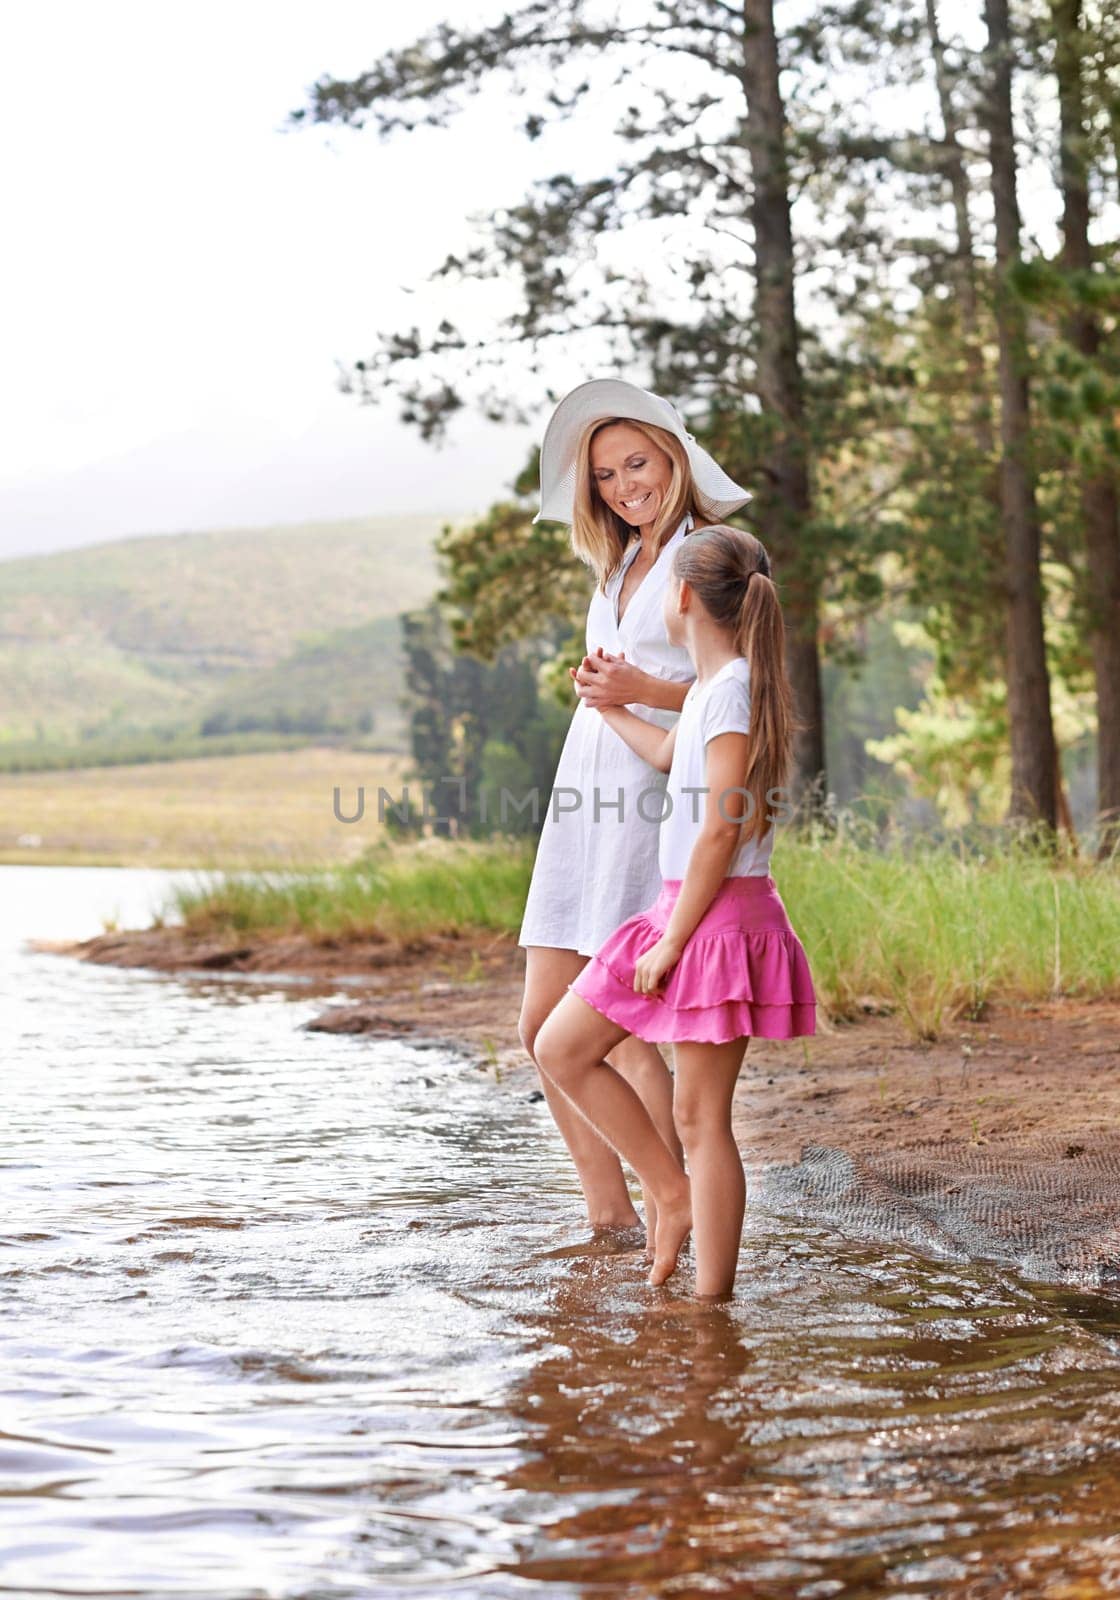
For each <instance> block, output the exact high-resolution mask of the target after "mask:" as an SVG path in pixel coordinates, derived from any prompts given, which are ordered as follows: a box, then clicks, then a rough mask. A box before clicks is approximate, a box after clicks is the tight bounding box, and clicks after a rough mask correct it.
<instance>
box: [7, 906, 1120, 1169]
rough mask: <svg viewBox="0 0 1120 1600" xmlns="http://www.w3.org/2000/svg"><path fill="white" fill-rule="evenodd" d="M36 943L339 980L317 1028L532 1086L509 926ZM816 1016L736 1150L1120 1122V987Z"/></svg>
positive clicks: (518, 959) (765, 1059)
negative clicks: (980, 1009) (916, 1024)
mask: <svg viewBox="0 0 1120 1600" xmlns="http://www.w3.org/2000/svg"><path fill="white" fill-rule="evenodd" d="M35 948H37V949H47V950H50V951H52V952H54V953H57V954H60V955H69V956H75V957H78V958H80V959H83V960H87V961H94V962H98V963H102V964H105V965H109V966H119V967H134V966H139V967H147V968H153V969H155V970H158V971H163V972H185V971H196V972H216V971H222V972H230V973H235V972H244V973H257V974H264V973H275V974H284V973H290V974H293V975H296V976H299V977H301V978H302V979H304V980H305V982H304V983H303V984H302V985H301V992H303V993H305V994H306V993H312V994H314V993H315V992H316V991H317V990H321V992H322V993H323V994H324V995H325V994H327V993H330V994H332V995H334V996H337V994H338V988H339V985H340V983H343V982H345V985H346V987H347V988H349V989H350V990H351V992H352V993H353V995H354V999H353V1001H343V1002H340V1001H338V1000H337V998H336V999H335V1000H334V1002H333V1003H332V1004H331V1005H329V1006H327V1007H326V1008H325V1009H324V1011H323V1013H322V1014H321V1015H320V1016H319V1017H318V1018H316V1019H315V1021H314V1022H312V1023H311V1024H309V1026H310V1027H311V1028H313V1029H315V1030H317V1031H324V1032H337V1033H349V1034H361V1033H365V1034H371V1035H374V1036H379V1037H387V1036H399V1037H403V1038H408V1039H409V1040H410V1041H412V1042H414V1043H419V1042H422V1041H428V1040H430V1041H432V1042H439V1043H441V1044H450V1045H453V1046H455V1047H457V1048H459V1049H460V1050H463V1051H466V1052H468V1053H470V1054H471V1055H473V1056H474V1057H475V1058H476V1059H477V1061H478V1063H479V1065H480V1067H481V1068H482V1069H484V1070H487V1071H489V1072H490V1073H491V1074H492V1075H493V1076H494V1078H495V1079H496V1081H497V1083H498V1084H499V1085H500V1090H499V1092H505V1093H512V1094H530V1093H532V1092H533V1090H534V1089H536V1088H537V1087H538V1078H537V1072H536V1068H535V1066H534V1065H533V1063H532V1062H531V1061H530V1059H529V1057H528V1056H527V1055H526V1052H525V1050H524V1049H523V1048H522V1046H521V1043H520V1041H519V1040H518V1037H517V1014H518V1009H519V1006H520V1000H521V988H522V981H523V975H524V970H525V953H524V951H523V950H521V949H520V948H519V947H518V946H517V944H516V943H515V942H514V940H513V939H512V938H511V937H509V936H507V935H497V936H493V937H490V938H487V939H483V940H482V941H476V940H474V939H471V938H467V937H461V938H455V937H446V936H441V937H438V938H422V939H414V940H411V941H408V942H407V943H403V944H402V943H397V942H393V941H390V940H362V941H347V942H342V941H333V942H328V943H319V944H317V943H313V942H312V941H310V940H307V939H304V938H298V937H294V938H293V937H285V938H280V939H260V938H254V939H252V940H245V941H243V942H241V943H239V944H230V943H229V942H228V941H224V942H223V941H217V940H215V941H209V942H207V941H200V940H198V939H192V938H188V937H187V936H185V935H184V934H183V933H182V932H181V931H180V930H178V929H175V928H165V929H152V930H146V931H140V932H124V933H108V934H102V935H99V936H98V937H97V938H93V939H88V940H84V941H81V942H72V943H60V942H50V943H48V942H39V943H37V944H36V945H35ZM817 1027H818V1032H817V1034H816V1035H815V1036H814V1037H812V1038H810V1039H806V1040H764V1039H760V1040H755V1041H752V1043H751V1045H750V1046H749V1048H748V1053H747V1061H746V1063H745V1065H744V1068H743V1072H742V1074H741V1076H740V1080H739V1086H738V1089H737V1091H736V1124H735V1125H736V1131H737V1134H738V1137H739V1142H740V1145H741V1147H742V1149H743V1151H744V1155H745V1156H746V1155H749V1156H750V1157H751V1158H752V1159H753V1160H755V1161H759V1162H770V1161H782V1162H787V1161H796V1160H798V1159H799V1157H800V1154H801V1149H802V1146H803V1145H806V1144H830V1145H840V1146H843V1148H845V1149H847V1150H851V1151H874V1150H876V1149H882V1148H884V1147H890V1148H893V1149H905V1148H909V1147H912V1146H914V1145H916V1144H919V1143H923V1142H925V1141H927V1140H930V1139H938V1140H941V1139H947V1140H960V1141H961V1142H962V1143H963V1144H970V1143H976V1142H985V1141H993V1140H997V1139H998V1140H1014V1141H1016V1142H1018V1141H1022V1142H1027V1141H1029V1140H1030V1139H1031V1138H1035V1137H1038V1136H1040V1135H1050V1136H1057V1135H1065V1134H1076V1133H1085V1132H1092V1131H1100V1132H1112V1131H1115V1129H1116V1127H1117V1125H1118V1123H1120V997H1118V998H1113V999H1108V1000H1095V1001H1083V1000H1073V999H1061V1000H1056V1001H1049V1002H1045V1003H1039V1002H1032V1003H1021V1004H1013V1003H1000V1004H995V1005H991V1006H989V1007H987V1008H986V1010H985V1012H984V1014H983V1015H982V1016H981V1017H980V1018H979V1019H977V1020H972V1021H969V1020H961V1021H955V1022H950V1023H948V1024H947V1025H946V1027H945V1030H944V1032H943V1034H942V1036H941V1038H940V1039H938V1040H936V1041H934V1042H916V1041H914V1040H913V1039H912V1038H911V1037H910V1036H909V1034H908V1032H907V1029H906V1026H905V1024H904V1022H903V1021H902V1020H901V1019H900V1018H899V1017H897V1016H888V1015H874V1014H872V1015H868V1016H865V1017H864V1018H863V1019H861V1020H860V1021H858V1022H855V1023H848V1022H844V1023H834V1022H832V1021H831V1020H830V1019H829V1018H828V1017H827V1015H825V1014H824V1013H823V1009H822V1010H819V1011H818V1020H817ZM669 1048H670V1047H666V1049H667V1050H668V1049H669ZM668 1059H670V1060H671V1055H670V1056H669V1058H668Z"/></svg>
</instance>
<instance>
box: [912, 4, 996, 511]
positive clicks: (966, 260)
mask: <svg viewBox="0 0 1120 1600" xmlns="http://www.w3.org/2000/svg"><path fill="white" fill-rule="evenodd" d="M926 27H927V29H928V31H929V42H930V51H931V54H932V55H933V71H934V80H935V82H936V84H937V100H938V105H939V107H940V110H941V123H942V127H943V128H944V130H945V176H946V179H947V181H948V184H949V193H950V195H951V197H952V201H953V217H954V219H955V222H956V229H957V250H956V259H955V265H956V269H957V274H956V275H957V301H958V304H959V306H960V316H961V332H962V333H963V335H964V348H965V360H966V362H967V363H968V376H969V382H970V384H971V385H972V392H973V396H974V403H973V416H974V417H975V419H976V434H977V438H978V439H979V441H980V448H981V450H982V451H983V452H984V454H985V455H986V456H992V455H993V454H994V452H995V438H994V436H993V432H992V418H991V411H990V407H989V404H988V392H987V388H988V386H987V383H986V381H985V377H984V354H983V346H982V336H981V331H980V307H979V299H978V296H977V293H976V250H975V245H974V242H973V236H972V217H971V215H970V214H969V209H968V200H969V189H968V173H967V171H966V170H965V164H964V153H963V151H962V150H961V143H960V131H961V119H960V117H959V116H958V115H957V109H956V106H955V105H954V103H953V90H952V81H951V75H950V72H949V67H948V64H947V62H946V59H945V42H944V40H943V39H942V37H941V29H940V27H939V25H938V20H937V0H926ZM998 493H999V487H998V484H997V483H995V482H994V481H993V485H992V495H993V499H995V498H996V497H998Z"/></svg>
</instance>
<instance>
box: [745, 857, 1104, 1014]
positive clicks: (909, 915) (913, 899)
mask: <svg viewBox="0 0 1120 1600" xmlns="http://www.w3.org/2000/svg"><path fill="white" fill-rule="evenodd" d="M772 865H773V871H774V876H775V879H776V881H777V883H778V886H779V889H780V891H781V894H782V898H783V900H784V901H785V903H786V907H787V909H788V910H789V913H790V918H791V920H792V921H793V924H794V926H795V928H796V929H797V932H798V934H799V935H800V937H801V940H802V943H803V944H804V946H805V949H806V952H807V954H808V956H809V962H810V965H811V966H812V969H813V978H814V983H815V985H816V988H817V993H818V998H820V999H821V1000H822V1001H823V1002H824V1004H825V1007H826V1009H827V1011H828V1012H829V1014H830V1015H831V1016H832V1017H834V1018H836V1019H842V1018H852V1017H855V1016H858V1015H859V1014H860V1013H861V1012H862V1010H863V1009H864V1005H865V1004H866V1002H867V1001H868V1000H870V1001H873V1002H877V1003H880V1004H887V1005H889V1006H890V1007H891V1008H892V1009H895V1010H897V1011H899V1012H900V1013H901V1014H902V1015H903V1016H904V1018H905V1019H906V1022H907V1024H908V1026H909V1028H910V1030H911V1032H912V1033H913V1034H914V1035H915V1036H916V1037H918V1038H936V1037H937V1036H938V1035H939V1034H940V1033H941V1032H942V1030H943V1028H944V1027H945V1025H946V1023H948V1022H949V1021H951V1020H955V1019H959V1018H962V1017H976V1016H978V1015H979V1014H980V1012H981V1010H982V1009H983V1006H984V1005H985V1003H986V1002H988V1001H990V1000H995V999H1001V1000H1049V999H1057V998H1060V997H1062V996H1076V997H1081V998H1088V997H1090V996H1101V995H1105V994H1110V993H1111V994H1117V993H1120V869H1118V866H1117V864H1115V863H1097V862H1082V861H1078V860H1077V859H1075V858H1069V857H1067V858H1064V859H1062V860H1059V861H1047V860H1046V859H1045V857H1043V856H1041V855H1039V854H1038V853H1037V852H1033V851H1031V850H1030V849H1029V848H1019V847H1017V846H1016V845H1014V844H1013V843H1005V844H1004V845H1003V847H1002V848H1001V849H999V850H998V851H997V852H995V853H990V854H989V853H983V854H981V853H976V852H973V853H965V852H964V851H962V850H961V849H959V848H955V847H954V846H953V845H952V844H948V843H945V844H939V845H933V846H915V845H911V846H909V847H906V848H903V847H901V846H894V847H891V848H888V849H885V850H873V849H866V848H860V847H859V846H857V845H855V844H853V843H851V842H850V841H846V840H844V839H836V840H832V841H829V842H818V843H816V844H809V843H804V842H801V841H796V840H786V841H783V842H780V843H779V844H778V845H777V847H776V848H775V852H774V860H773V864H772Z"/></svg>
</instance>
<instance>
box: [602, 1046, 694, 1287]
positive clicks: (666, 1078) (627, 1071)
mask: <svg viewBox="0 0 1120 1600" xmlns="http://www.w3.org/2000/svg"><path fill="white" fill-rule="evenodd" d="M607 1060H608V1061H609V1063H610V1065H611V1066H612V1067H614V1068H615V1069H616V1071H618V1072H620V1073H621V1074H622V1076H623V1077H624V1078H625V1079H626V1081H627V1083H628V1084H629V1085H630V1087H631V1088H632V1089H633V1090H634V1091H635V1093H636V1094H637V1095H638V1097H639V1099H640V1100H641V1102H642V1104H643V1105H644V1106H645V1108H646V1110H647V1111H648V1112H649V1114H650V1116H651V1117H652V1119H653V1124H654V1127H655V1128H656V1129H657V1131H658V1133H659V1134H660V1135H661V1137H662V1138H663V1139H664V1141H665V1143H666V1144H667V1145H668V1146H669V1149H670V1150H671V1151H672V1152H673V1154H674V1156H676V1158H677V1160H678V1161H679V1162H680V1163H681V1165H682V1166H683V1165H684V1151H683V1150H682V1148H681V1141H680V1139H679V1138H678V1136H677V1127H676V1123H675V1122H674V1121H673V1074H672V1073H671V1072H670V1071H669V1068H668V1067H667V1066H666V1065H665V1058H664V1056H663V1055H662V1054H661V1052H660V1050H659V1049H658V1048H657V1046H656V1045H655V1044H648V1043H647V1042H646V1040H645V1039H637V1038H635V1037H634V1035H633V1034H628V1035H627V1037H626V1038H625V1039H623V1041H622V1043H621V1044H617V1045H615V1047H614V1049H613V1050H612V1051H611V1052H610V1054H609V1055H608V1056H607ZM642 1204H643V1206H644V1207H645V1213H646V1255H647V1256H649V1257H650V1258H651V1259H652V1257H653V1253H654V1239H655V1237H656V1233H657V1204H656V1202H655V1200H654V1198H653V1195H652V1194H651V1193H650V1191H649V1189H648V1188H647V1187H646V1185H645V1184H642Z"/></svg>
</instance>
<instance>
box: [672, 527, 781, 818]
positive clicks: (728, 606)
mask: <svg viewBox="0 0 1120 1600" xmlns="http://www.w3.org/2000/svg"><path fill="white" fill-rule="evenodd" d="M672 573H673V576H674V577H675V578H677V579H679V580H683V581H684V582H685V583H687V584H688V585H689V587H690V588H691V589H694V590H695V591H696V595H697V597H698V599H699V600H700V602H701V604H702V605H703V606H704V609H705V610H706V611H707V612H708V614H709V616H710V617H711V618H712V620H713V622H717V623H719V624H720V625H721V626H723V627H725V628H728V629H730V630H731V633H732V636H733V638H734V640H735V649H736V651H737V652H738V654H739V655H741V656H745V657H746V660H747V663H748V665H749V666H750V694H751V736H750V745H749V747H748V752H747V770H746V773H745V774H744V777H743V783H742V787H743V788H744V789H746V790H747V791H748V793H749V794H750V795H751V796H752V799H753V801H754V804H753V807H752V808H751V812H750V815H749V817H747V819H746V820H745V821H744V823H743V832H742V833H741V834H740V836H739V837H740V843H745V842H746V841H747V840H749V839H761V838H762V836H763V835H764V834H765V832H766V830H767V828H768V827H769V823H768V822H767V812H768V811H770V810H771V809H772V807H773V804H774V802H773V801H772V800H769V799H767V795H768V794H769V793H770V792H771V791H772V790H774V789H780V788H782V787H783V786H784V785H785V781H786V778H787V777H788V775H789V767H790V760H791V755H792V749H793V733H794V729H795V726H796V724H795V722H794V717H793V693H792V691H791V689H790V683H789V677H788V675H787V673H786V629H785V622H784V621H783V619H782V606H781V602H780V600H779V599H778V590H777V587H776V586H775V584H774V580H773V578H772V577H771V575H770V557H769V556H768V555H767V554H766V551H765V549H764V548H763V546H762V544H761V543H760V541H759V540H758V539H756V538H755V536H754V534H753V533H747V532H746V531H745V530H743V529H741V528H729V527H728V526H727V524H726V523H724V522H716V523H713V524H712V526H711V527H709V528H705V529H703V531H702V532H697V533H693V534H692V535H691V536H690V537H689V538H688V539H685V540H683V541H682V542H681V545H680V548H679V549H678V550H677V553H676V555H675V556H674V557H673V566H672Z"/></svg>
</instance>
